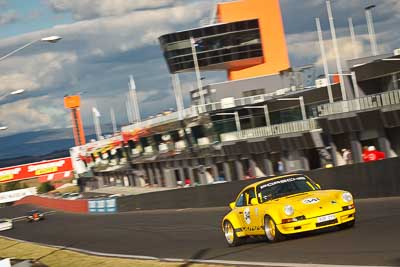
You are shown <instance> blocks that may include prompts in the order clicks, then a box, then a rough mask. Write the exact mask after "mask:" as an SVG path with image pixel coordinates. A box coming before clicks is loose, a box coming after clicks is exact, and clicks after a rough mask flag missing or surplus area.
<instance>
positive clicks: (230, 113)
mask: <svg viewBox="0 0 400 267" xmlns="http://www.w3.org/2000/svg"><path fill="white" fill-rule="evenodd" d="M215 115H218V116H224V115H234V116H235V124H236V130H237V131H241V130H242V128H241V127H240V118H239V112H237V111H235V112H224V113H217V114H215Z"/></svg>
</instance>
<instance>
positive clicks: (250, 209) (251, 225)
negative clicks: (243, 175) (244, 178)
mask: <svg viewBox="0 0 400 267" xmlns="http://www.w3.org/2000/svg"><path fill="white" fill-rule="evenodd" d="M242 195H243V196H242V197H243V206H242V207H240V210H238V216H239V219H240V220H241V222H242V229H243V231H245V232H246V234H248V235H252V234H254V233H255V232H257V230H258V226H259V225H258V221H259V220H258V207H257V205H251V199H252V198H255V197H256V195H255V192H254V187H252V188H249V189H247V190H246V191H244V192H243V194H242Z"/></svg>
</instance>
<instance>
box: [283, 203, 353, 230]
mask: <svg viewBox="0 0 400 267" xmlns="http://www.w3.org/2000/svg"><path fill="white" fill-rule="evenodd" d="M355 213H356V209H355V208H353V209H350V210H346V211H339V212H336V213H330V214H333V215H335V217H336V220H331V221H326V222H323V223H319V222H318V221H317V218H318V217H315V218H309V219H305V220H301V221H297V222H291V223H283V224H278V225H277V228H278V229H279V231H280V232H281V233H282V234H295V233H301V232H306V231H312V230H317V229H322V228H327V227H331V226H335V225H339V224H343V223H346V222H350V221H352V220H354V219H355ZM330 214H326V215H330Z"/></svg>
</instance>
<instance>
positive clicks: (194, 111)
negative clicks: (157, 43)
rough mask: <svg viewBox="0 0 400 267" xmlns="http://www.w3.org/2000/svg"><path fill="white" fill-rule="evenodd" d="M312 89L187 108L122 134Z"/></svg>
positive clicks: (142, 122) (144, 123)
mask: <svg viewBox="0 0 400 267" xmlns="http://www.w3.org/2000/svg"><path fill="white" fill-rule="evenodd" d="M309 89H311V88H302V89H298V88H295V87H293V88H284V89H279V90H277V91H275V92H272V93H268V94H263V95H255V96H248V97H242V98H235V99H233V101H232V102H231V103H230V105H229V106H226V103H224V102H223V101H221V102H215V103H208V104H205V105H197V106H191V107H190V108H186V109H184V110H183V111H182V113H181V114H179V112H173V113H170V114H167V115H163V116H159V117H155V118H151V119H147V120H144V121H141V122H138V123H135V124H132V125H128V126H124V127H122V132H128V131H132V130H134V129H142V128H146V127H152V126H156V125H160V124H165V123H169V122H173V121H177V120H179V119H190V118H193V117H196V116H198V115H199V114H202V113H206V112H212V111H217V110H220V109H224V108H232V107H237V106H244V105H254V104H257V103H260V102H265V101H267V100H270V99H273V98H274V97H281V96H283V95H285V94H287V93H290V92H298V91H302V90H309Z"/></svg>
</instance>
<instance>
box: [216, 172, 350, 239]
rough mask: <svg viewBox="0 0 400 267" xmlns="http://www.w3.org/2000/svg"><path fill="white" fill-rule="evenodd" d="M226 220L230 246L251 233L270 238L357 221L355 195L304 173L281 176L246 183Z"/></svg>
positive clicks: (347, 226) (226, 235)
mask: <svg viewBox="0 0 400 267" xmlns="http://www.w3.org/2000/svg"><path fill="white" fill-rule="evenodd" d="M229 206H230V207H231V209H232V210H231V211H230V212H229V213H228V214H227V215H226V216H225V217H224V218H223V220H222V230H223V232H224V234H225V238H226V241H227V242H228V245H229V246H237V245H239V244H241V243H242V241H243V240H244V239H245V238H246V237H249V236H265V237H266V239H267V240H268V241H270V242H276V241H280V240H282V239H283V238H284V237H285V235H288V234H295V233H300V232H306V231H312V230H316V229H321V228H326V227H331V226H335V225H338V226H339V227H341V228H349V227H352V226H354V223H355V213H356V210H355V206H354V202H353V196H352V195H351V194H350V193H349V192H346V191H342V190H321V188H320V186H319V185H318V184H317V183H315V182H314V181H312V180H311V179H310V178H309V177H307V176H305V175H303V174H294V175H286V176H279V177H274V178H270V179H266V180H263V181H260V182H256V183H253V184H251V185H249V186H247V187H245V188H244V189H243V190H242V191H241V192H240V193H239V195H238V197H237V198H236V201H235V202H232V203H230V204H229Z"/></svg>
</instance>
